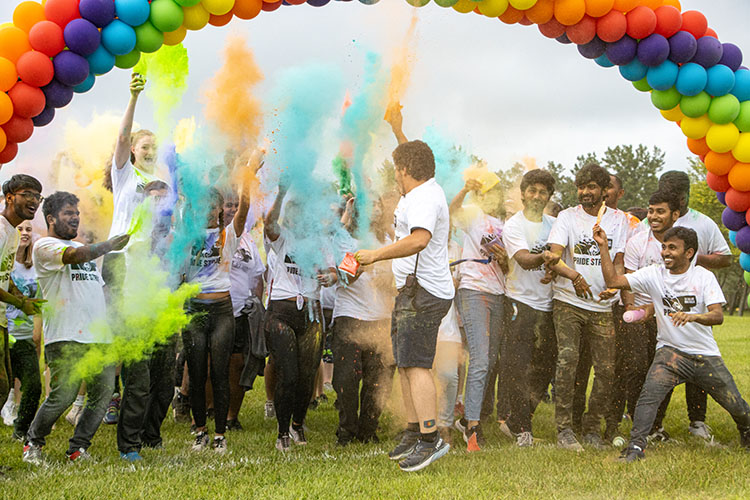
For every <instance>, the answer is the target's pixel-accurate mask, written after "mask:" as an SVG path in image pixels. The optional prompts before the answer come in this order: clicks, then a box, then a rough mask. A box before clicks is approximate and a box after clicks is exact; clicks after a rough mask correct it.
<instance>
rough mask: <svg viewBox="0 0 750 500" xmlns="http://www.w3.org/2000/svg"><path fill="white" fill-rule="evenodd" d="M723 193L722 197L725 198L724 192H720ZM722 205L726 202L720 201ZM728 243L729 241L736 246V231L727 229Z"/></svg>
mask: <svg viewBox="0 0 750 500" xmlns="http://www.w3.org/2000/svg"><path fill="white" fill-rule="evenodd" d="M721 194H723V195H724V199H725V200H726V193H721ZM722 205H724V206H726V203H722ZM728 233H729V243H731V244H732V245H734V246H737V231H729V232H728Z"/></svg>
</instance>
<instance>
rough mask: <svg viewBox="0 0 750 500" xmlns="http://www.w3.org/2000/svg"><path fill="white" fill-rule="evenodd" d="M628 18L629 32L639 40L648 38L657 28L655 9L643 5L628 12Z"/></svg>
mask: <svg viewBox="0 0 750 500" xmlns="http://www.w3.org/2000/svg"><path fill="white" fill-rule="evenodd" d="M627 20H628V29H627V33H628V35H630V36H631V37H633V38H635V39H637V40H640V39H642V38H646V37H647V36H649V35H651V34H652V33H653V32H654V30H655V29H656V14H655V13H654V11H653V10H651V9H649V8H648V7H645V6H643V5H640V6H638V7H636V8H635V9H633V10H631V11H630V12H628V14H627ZM660 36H661V35H660Z"/></svg>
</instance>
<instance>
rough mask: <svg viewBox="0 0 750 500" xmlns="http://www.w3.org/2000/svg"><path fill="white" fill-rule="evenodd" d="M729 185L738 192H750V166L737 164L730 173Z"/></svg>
mask: <svg viewBox="0 0 750 500" xmlns="http://www.w3.org/2000/svg"><path fill="white" fill-rule="evenodd" d="M728 178H729V184H730V185H731V186H732V187H733V188H734V189H736V190H737V191H743V192H745V191H750V164H747V163H737V164H736V165H735V166H734V167H732V170H730V172H729V176H728Z"/></svg>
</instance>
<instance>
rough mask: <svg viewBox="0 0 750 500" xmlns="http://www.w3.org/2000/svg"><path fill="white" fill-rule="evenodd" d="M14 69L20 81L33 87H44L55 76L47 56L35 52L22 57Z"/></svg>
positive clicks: (53, 68)
mask: <svg viewBox="0 0 750 500" xmlns="http://www.w3.org/2000/svg"><path fill="white" fill-rule="evenodd" d="M16 67H17V68H18V76H19V77H20V78H21V80H23V81H24V82H26V83H28V84H29V85H33V86H34V87H44V86H45V85H47V84H48V83H49V82H51V81H52V78H53V77H54V76H55V67H54V66H53V65H52V61H51V60H50V58H49V56H47V55H46V54H43V53H41V52H37V51H35V50H32V51H30V52H26V53H25V54H24V55H22V56H21V57H20V58H19V59H18V64H17V65H16ZM13 142H21V141H13Z"/></svg>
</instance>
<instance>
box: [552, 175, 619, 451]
mask: <svg viewBox="0 0 750 500" xmlns="http://www.w3.org/2000/svg"><path fill="white" fill-rule="evenodd" d="M575 181H576V186H577V187H578V200H579V201H580V202H581V204H580V205H578V206H577V207H572V208H568V209H566V210H563V211H562V212H560V214H559V215H558V216H557V220H556V221H555V224H554V225H553V226H552V231H551V232H550V236H549V240H548V242H549V245H550V253H549V254H548V255H546V256H545V260H546V261H547V263H548V265H550V266H551V268H552V269H553V270H554V271H555V272H556V273H557V274H558V275H559V276H558V277H557V279H556V281H555V283H554V285H553V293H554V302H553V317H554V322H555V334H556V336H557V371H556V374H555V421H556V424H557V444H558V446H560V447H561V448H565V449H570V450H575V451H582V449H583V448H582V447H581V445H580V444H579V442H578V440H577V439H576V436H575V432H574V430H573V411H572V409H573V400H574V393H575V380H576V371H577V367H578V361H579V348H580V344H581V341H582V339H583V338H585V339H586V340H588V342H589V346H590V349H591V360H592V363H593V365H594V375H595V377H594V384H593V389H592V391H591V395H590V397H589V401H588V411H587V412H586V414H585V415H584V416H583V422H582V427H583V429H582V431H583V439H584V442H585V443H586V444H589V445H591V446H593V447H595V448H602V447H604V441H603V440H602V438H601V435H600V430H599V429H600V420H601V419H603V418H605V417H606V416H607V414H608V411H609V409H610V407H611V400H612V387H613V383H614V370H615V331H614V322H613V318H612V304H613V303H614V302H615V301H617V300H618V297H617V293H616V291H612V290H608V289H607V287H606V286H605V285H604V279H603V278H602V273H601V258H600V256H599V247H598V246H597V245H596V242H595V241H594V239H593V238H592V229H593V227H594V225H595V224H597V223H599V224H601V225H602V226H603V227H605V228H606V229H607V231H608V232H609V234H610V239H609V244H610V246H611V247H612V252H613V253H614V254H615V255H616V257H615V262H616V264H617V266H618V268H619V269H620V270H622V261H623V254H624V252H625V244H626V241H627V234H628V221H627V218H626V217H625V214H624V213H623V212H621V211H619V210H612V209H611V208H608V207H607V206H606V205H603V203H604V195H605V193H606V190H607V188H608V187H609V185H610V182H611V181H610V177H609V173H608V172H607V171H606V170H605V169H603V168H602V167H600V166H599V165H596V164H588V165H586V166H584V167H583V168H581V169H580V170H579V171H578V173H576V179H575ZM558 258H559V260H558ZM584 336H585V337H584Z"/></svg>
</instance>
